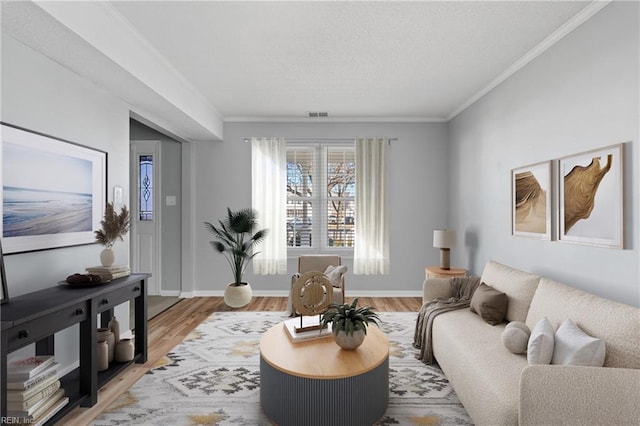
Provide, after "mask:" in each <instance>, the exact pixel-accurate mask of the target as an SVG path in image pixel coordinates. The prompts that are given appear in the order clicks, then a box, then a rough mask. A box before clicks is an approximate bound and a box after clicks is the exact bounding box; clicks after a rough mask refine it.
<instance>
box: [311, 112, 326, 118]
mask: <svg viewBox="0 0 640 426" xmlns="http://www.w3.org/2000/svg"><path fill="white" fill-rule="evenodd" d="M328 116H329V113H328V112H310V113H309V117H314V118H315V117H328Z"/></svg>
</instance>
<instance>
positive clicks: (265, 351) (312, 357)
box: [260, 323, 389, 379]
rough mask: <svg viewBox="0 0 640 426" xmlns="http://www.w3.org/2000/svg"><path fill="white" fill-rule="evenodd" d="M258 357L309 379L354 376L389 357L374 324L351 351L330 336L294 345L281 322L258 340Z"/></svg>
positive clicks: (285, 370)
mask: <svg viewBox="0 0 640 426" xmlns="http://www.w3.org/2000/svg"><path fill="white" fill-rule="evenodd" d="M260 355H261V357H262V358H263V359H264V360H265V361H266V362H267V363H269V365H271V366H272V367H273V368H275V369H278V370H280V371H282V372H284V373H287V374H291V375H294V376H298V377H306V378H310V379H341V378H346V377H353V376H357V375H360V374H363V373H366V372H367V371H371V370H373V369H374V368H376V367H378V366H379V365H380V364H382V363H383V362H384V360H385V359H387V358H388V357H389V341H388V340H387V338H386V336H385V335H384V333H382V331H380V330H379V329H378V327H376V326H375V325H372V326H369V327H368V329H367V337H366V338H365V339H364V342H363V343H362V345H360V347H359V348H357V349H356V350H354V351H345V350H342V349H341V348H340V347H339V346H338V345H337V344H336V343H335V341H334V340H333V336H330V337H326V338H322V339H316V340H308V341H303V342H298V343H293V342H292V341H291V339H289V337H288V336H287V331H286V330H285V328H284V323H279V324H276V325H274V326H273V327H271V328H270V329H269V330H267V332H266V333H265V334H263V336H262V339H261V340H260Z"/></svg>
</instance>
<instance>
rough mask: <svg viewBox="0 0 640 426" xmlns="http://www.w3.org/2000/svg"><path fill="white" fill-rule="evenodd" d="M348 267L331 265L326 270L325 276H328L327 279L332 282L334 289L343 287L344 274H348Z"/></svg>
mask: <svg viewBox="0 0 640 426" xmlns="http://www.w3.org/2000/svg"><path fill="white" fill-rule="evenodd" d="M347 269H348V268H347V267H346V266H344V265H341V266H334V265H329V266H327V269H325V271H324V274H325V275H326V276H327V279H329V281H330V282H331V285H332V286H334V287H338V288H340V287H342V274H344V273H345V272H347Z"/></svg>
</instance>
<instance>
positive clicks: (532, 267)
mask: <svg viewBox="0 0 640 426" xmlns="http://www.w3.org/2000/svg"><path fill="white" fill-rule="evenodd" d="M639 7H640V6H639V4H638V3H637V2H614V3H611V4H610V5H608V6H606V7H605V8H604V9H603V10H602V11H600V12H599V13H598V14H596V15H595V16H594V17H593V18H591V19H590V20H589V21H587V22H586V23H584V24H583V25H582V26H580V27H579V28H577V29H576V30H575V31H574V32H572V33H571V34H569V35H568V36H566V37H565V38H564V39H562V40H561V41H560V42H559V43H558V44H556V45H555V46H553V47H552V48H551V49H550V50H549V51H547V52H545V53H544V54H543V55H541V56H540V57H538V58H537V59H536V60H534V61H533V62H532V63H530V64H529V65H528V66H526V67H525V68H524V69H522V70H521V71H519V72H518V73H516V74H515V75H513V76H512V77H511V78H509V79H508V80H507V81H505V82H504V83H503V84H501V85H500V86H499V87H497V88H496V89H495V90H493V91H492V92H490V93H489V94H488V95H486V96H485V97H483V98H482V99H480V100H479V101H478V102H476V103H475V104H474V105H472V106H471V107H470V108H468V109H467V110H466V111H464V112H463V113H462V114H460V115H459V116H457V117H456V118H455V119H454V120H452V122H450V127H449V136H450V143H451V159H450V161H451V169H450V174H449V179H450V189H451V193H452V194H454V196H453V197H452V198H451V199H450V204H449V208H450V212H451V217H452V222H453V225H454V226H455V227H457V228H458V229H459V232H461V233H462V235H465V236H466V242H465V244H464V248H459V249H457V250H454V251H453V255H452V256H453V262H454V263H456V264H460V265H462V266H465V267H467V268H470V269H471V270H472V271H473V272H475V273H477V274H479V273H481V272H482V268H483V266H484V264H485V263H486V261H487V260H489V259H493V260H496V261H499V262H502V263H506V264H508V265H511V266H514V267H517V268H521V269H524V270H528V271H532V272H534V273H538V274H542V275H545V276H549V277H551V278H553V279H556V280H559V281H562V282H566V283H567V284H569V285H572V286H575V287H578V288H581V289H584V290H586V291H589V292H592V293H596V294H599V295H603V296H606V297H609V298H611V299H614V300H617V301H621V302H625V303H628V304H631V305H636V306H640V285H639V277H638V272H639V267H640V263H639V247H638V217H639V215H638V202H639V200H640V197H639V196H638V177H639V174H638V170H639V167H640V159H639V156H638V148H639V143H640V142H639V117H640V109H639V104H640V102H639V93H640V86H639V83H638V79H639V75H640V67H639V64H638V61H639V59H638V55H639V51H640V46H639ZM620 142H628V143H627V144H626V153H625V155H626V162H625V171H626V175H625V185H626V191H625V196H626V208H625V214H626V220H625V231H626V232H625V238H626V249H625V250H611V249H605V248H595V247H587V246H579V245H571V244H565V243H560V242H551V241H538V240H531V239H525V238H521V237H514V236H511V222H510V221H511V216H510V215H511V211H510V205H511V201H510V197H511V182H510V171H511V169H513V168H516V167H520V166H524V165H527V164H531V163H536V162H539V161H544V160H550V159H557V158H559V157H563V156H566V155H571V154H575V153H579V152H583V151H587V150H591V149H595V148H600V147H604V146H608V145H611V144H616V143H620Z"/></svg>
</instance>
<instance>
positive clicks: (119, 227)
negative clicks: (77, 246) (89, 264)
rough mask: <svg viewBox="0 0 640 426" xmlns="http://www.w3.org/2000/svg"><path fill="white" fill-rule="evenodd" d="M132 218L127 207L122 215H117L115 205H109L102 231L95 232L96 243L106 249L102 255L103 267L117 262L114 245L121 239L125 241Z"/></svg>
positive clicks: (106, 208)
mask: <svg viewBox="0 0 640 426" xmlns="http://www.w3.org/2000/svg"><path fill="white" fill-rule="evenodd" d="M129 224H130V217H129V210H128V209H127V206H122V208H121V209H120V213H116V211H115V209H114V207H113V203H107V206H106V207H105V210H104V218H103V219H102V220H101V221H100V225H101V229H99V230H97V231H95V232H94V233H95V236H96V242H98V243H99V244H102V245H103V246H104V247H105V248H104V250H102V252H101V253H100V262H101V263H102V266H111V265H113V261H114V260H115V256H114V254H113V250H112V248H113V244H115V242H116V241H117V240H118V239H120V240H121V241H124V236H125V235H126V234H127V232H128V231H129Z"/></svg>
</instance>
